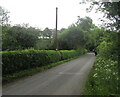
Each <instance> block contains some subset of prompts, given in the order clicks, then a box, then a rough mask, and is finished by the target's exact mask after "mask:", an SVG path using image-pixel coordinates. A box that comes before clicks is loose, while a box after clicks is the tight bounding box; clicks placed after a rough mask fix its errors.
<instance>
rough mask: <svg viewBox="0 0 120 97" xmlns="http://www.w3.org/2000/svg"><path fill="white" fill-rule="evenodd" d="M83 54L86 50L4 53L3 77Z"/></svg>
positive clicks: (30, 50) (32, 50)
mask: <svg viewBox="0 0 120 97" xmlns="http://www.w3.org/2000/svg"><path fill="white" fill-rule="evenodd" d="M83 53H85V50H82V51H80V50H78V51H75V50H70V51H67V50H61V51H53V50H34V49H29V50H28V49H27V50H22V51H4V52H2V57H3V58H2V60H3V65H2V67H3V76H6V75H8V74H11V73H15V72H19V71H22V70H26V69H30V68H35V67H41V66H45V65H48V64H50V63H55V62H58V61H61V60H65V59H69V58H73V57H76V56H79V55H81V54H83Z"/></svg>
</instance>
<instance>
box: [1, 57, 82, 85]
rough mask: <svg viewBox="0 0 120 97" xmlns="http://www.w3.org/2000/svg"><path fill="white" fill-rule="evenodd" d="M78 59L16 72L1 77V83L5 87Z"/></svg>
mask: <svg viewBox="0 0 120 97" xmlns="http://www.w3.org/2000/svg"><path fill="white" fill-rule="evenodd" d="M78 57H80V56H77V57H74V58H70V59H67V60H63V61H59V62H56V63H52V64H49V65H46V66H42V67H36V68H32V69H28V70H24V71H20V72H16V73H13V74H10V75H7V76H5V77H2V83H3V85H5V84H7V83H10V82H13V81H15V80H17V79H20V78H23V77H26V76H31V75H34V74H36V73H38V72H42V71H45V70H47V69H50V68H52V67H55V66H57V65H60V64H63V63H65V62H68V61H71V60H73V59H76V58H78Z"/></svg>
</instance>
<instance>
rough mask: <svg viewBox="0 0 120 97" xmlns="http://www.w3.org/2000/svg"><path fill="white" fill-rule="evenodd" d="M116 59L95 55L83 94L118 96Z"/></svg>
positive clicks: (119, 96)
mask: <svg viewBox="0 0 120 97" xmlns="http://www.w3.org/2000/svg"><path fill="white" fill-rule="evenodd" d="M117 65H118V63H117V61H113V60H110V59H104V58H103V57H100V56H99V57H97V58H96V63H95V64H94V65H93V68H92V70H91V71H90V74H89V76H88V79H87V81H86V85H85V89H84V93H83V95H102V96H103V95H106V97H109V96H110V95H111V96H112V97H120V95H119V91H118V84H119V77H118V69H117Z"/></svg>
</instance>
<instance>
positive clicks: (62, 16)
mask: <svg viewBox="0 0 120 97" xmlns="http://www.w3.org/2000/svg"><path fill="white" fill-rule="evenodd" d="M79 2H80V0H1V2H0V6H2V7H4V8H6V9H7V10H8V11H10V14H9V15H10V21H11V23H12V24H23V23H29V24H30V25H31V26H33V27H39V28H41V29H44V28H46V27H49V28H51V29H53V28H55V9H56V6H57V7H58V29H61V28H67V27H68V26H70V25H71V24H72V23H75V22H76V21H77V16H80V17H81V18H82V17H85V16H89V17H91V18H92V19H93V23H95V24H99V23H100V21H98V18H101V17H102V16H103V15H102V14H100V13H99V14H97V13H94V12H92V13H86V10H85V9H86V7H88V5H89V4H83V5H81V4H79Z"/></svg>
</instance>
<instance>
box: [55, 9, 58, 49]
mask: <svg viewBox="0 0 120 97" xmlns="http://www.w3.org/2000/svg"><path fill="white" fill-rule="evenodd" d="M57 23H58V8H57V7H56V34H55V35H56V37H55V38H56V39H55V43H56V50H58V33H57Z"/></svg>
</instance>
